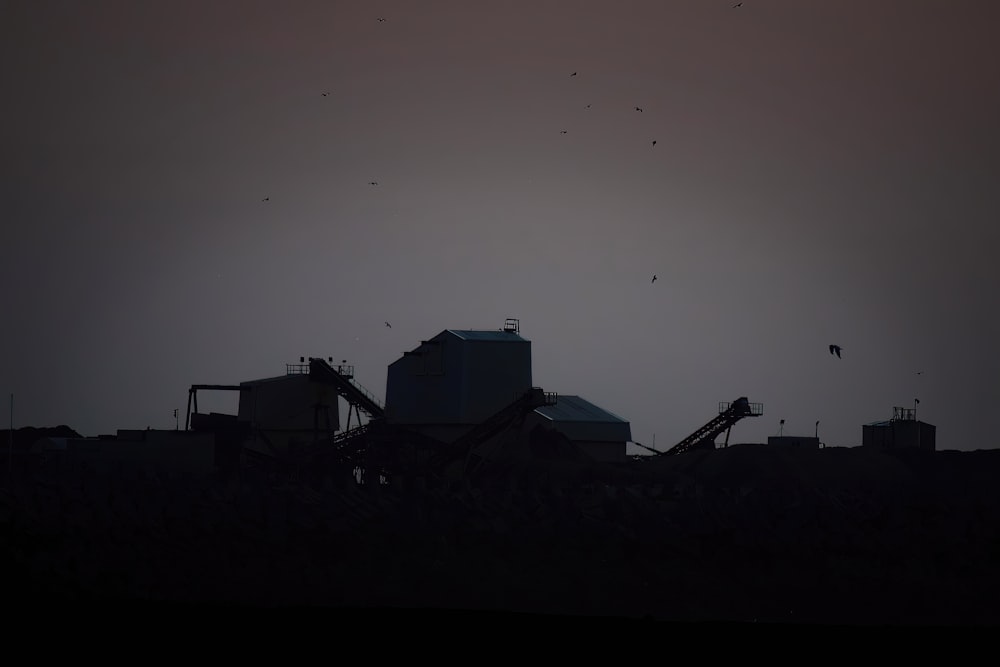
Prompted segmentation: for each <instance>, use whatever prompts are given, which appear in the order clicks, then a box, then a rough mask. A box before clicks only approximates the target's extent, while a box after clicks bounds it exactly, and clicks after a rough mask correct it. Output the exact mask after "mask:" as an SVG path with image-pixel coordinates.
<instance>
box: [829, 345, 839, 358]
mask: <svg viewBox="0 0 1000 667" xmlns="http://www.w3.org/2000/svg"><path fill="white" fill-rule="evenodd" d="M830 354H835V355H837V358H838V359H840V346H839V345H831V346H830Z"/></svg>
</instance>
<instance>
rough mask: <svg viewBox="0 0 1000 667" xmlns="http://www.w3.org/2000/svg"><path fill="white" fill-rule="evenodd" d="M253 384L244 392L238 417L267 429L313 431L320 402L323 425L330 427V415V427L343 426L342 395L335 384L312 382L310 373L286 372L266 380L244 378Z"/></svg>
mask: <svg viewBox="0 0 1000 667" xmlns="http://www.w3.org/2000/svg"><path fill="white" fill-rule="evenodd" d="M240 386H243V387H247V386H249V387H250V390H249V391H241V392H240V407H239V414H238V416H237V419H238V421H241V422H249V423H251V424H252V425H253V426H255V427H256V428H260V429H264V430H289V429H291V430H303V431H310V432H311V431H312V430H313V425H314V423H315V415H316V407H315V406H316V405H317V404H319V405H320V413H319V420H320V421H319V424H320V429H322V430H326V428H327V426H326V419H327V415H328V416H329V420H330V428H331V429H332V430H334V431H337V430H339V429H340V410H339V408H338V403H337V400H338V396H337V392H336V390H335V389H334V388H333V387H330V386H329V385H326V384H323V383H320V382H311V381H310V380H309V376H308V375H306V374H296V375H284V376H281V377H276V378H266V379H263V380H251V381H249V382H241V383H240Z"/></svg>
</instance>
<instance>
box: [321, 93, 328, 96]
mask: <svg viewBox="0 0 1000 667" xmlns="http://www.w3.org/2000/svg"><path fill="white" fill-rule="evenodd" d="M329 94H330V93H320V95H322V96H323V97H326V96H327V95H329Z"/></svg>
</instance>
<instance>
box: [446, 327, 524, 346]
mask: <svg viewBox="0 0 1000 667" xmlns="http://www.w3.org/2000/svg"><path fill="white" fill-rule="evenodd" d="M445 331H446V332H448V333H450V334H452V335H454V336H458V337H459V338H461V339H462V340H489V341H504V342H510V341H517V342H521V343H527V342H528V341H527V339H525V338H521V336H520V334H518V333H517V332H516V331H504V330H503V329H497V330H496V331H474V330H470V329H445Z"/></svg>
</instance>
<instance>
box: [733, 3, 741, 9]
mask: <svg viewBox="0 0 1000 667" xmlns="http://www.w3.org/2000/svg"><path fill="white" fill-rule="evenodd" d="M742 6H743V3H742V2H737V3H736V4H735V5H733V9H736V8H737V7H742Z"/></svg>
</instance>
